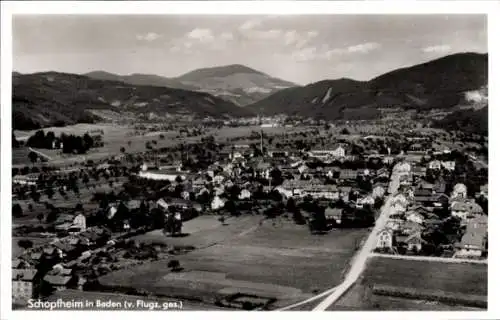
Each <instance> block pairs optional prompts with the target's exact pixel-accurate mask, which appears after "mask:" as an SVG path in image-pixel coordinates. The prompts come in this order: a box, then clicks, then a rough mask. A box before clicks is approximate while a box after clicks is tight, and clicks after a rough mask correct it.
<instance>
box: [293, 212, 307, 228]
mask: <svg viewBox="0 0 500 320" xmlns="http://www.w3.org/2000/svg"><path fill="white" fill-rule="evenodd" d="M293 221H295V223H296V224H298V225H304V224H306V219H305V218H304V216H303V215H302V212H300V210H295V211H293Z"/></svg>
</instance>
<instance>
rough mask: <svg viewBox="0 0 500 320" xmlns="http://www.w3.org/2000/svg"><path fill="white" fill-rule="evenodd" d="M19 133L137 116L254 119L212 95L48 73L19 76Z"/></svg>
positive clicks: (16, 105) (14, 97)
mask: <svg viewBox="0 0 500 320" xmlns="http://www.w3.org/2000/svg"><path fill="white" fill-rule="evenodd" d="M12 85H13V94H12V114H13V128H14V129H20V130H23V129H36V128H39V127H46V126H54V125H56V126H57V125H67V124H73V123H77V122H93V121H96V120H98V119H99V118H100V116H97V114H99V115H100V114H102V113H106V112H107V113H113V114H117V115H124V114H131V115H133V116H135V117H137V116H151V115H154V116H158V117H162V116H167V115H174V114H189V115H194V116H199V117H205V116H212V117H216V118H222V117H229V115H230V116H245V115H249V114H251V112H250V111H249V110H247V109H243V108H240V107H238V106H235V105H234V104H232V103H230V102H227V101H225V100H222V99H219V98H216V97H213V96H211V95H210V94H207V93H200V92H193V91H187V90H182V89H172V88H167V87H155V86H139V85H131V84H125V83H123V82H118V81H112V80H96V79H90V78H88V77H85V76H81V75H75V74H66V73H56V72H45V73H36V74H28V75H21V74H13V80H12Z"/></svg>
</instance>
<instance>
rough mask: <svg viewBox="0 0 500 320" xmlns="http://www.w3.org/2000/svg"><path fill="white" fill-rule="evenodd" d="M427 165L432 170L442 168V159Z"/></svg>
mask: <svg viewBox="0 0 500 320" xmlns="http://www.w3.org/2000/svg"><path fill="white" fill-rule="evenodd" d="M427 167H428V168H429V169H431V170H441V161H439V160H433V161H431V162H429V164H428V166H427Z"/></svg>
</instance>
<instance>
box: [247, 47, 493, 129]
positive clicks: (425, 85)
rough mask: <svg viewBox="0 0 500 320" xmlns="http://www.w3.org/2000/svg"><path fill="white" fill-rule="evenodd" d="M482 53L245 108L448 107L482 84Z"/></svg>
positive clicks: (322, 112) (361, 110) (311, 113)
mask: <svg viewBox="0 0 500 320" xmlns="http://www.w3.org/2000/svg"><path fill="white" fill-rule="evenodd" d="M487 64H488V55H487V54H480V53H470V52H466V53H458V54H453V55H448V56H444V57H441V58H438V59H434V60H431V61H427V62H424V63H421V64H417V65H414V66H410V67H404V68H399V69H396V70H392V71H389V72H387V73H384V74H382V75H379V76H377V77H374V78H373V79H371V80H368V81H357V80H352V79H348V78H340V79H335V80H321V81H318V82H314V83H311V84H308V85H306V86H301V87H295V88H291V89H290V90H288V91H287V92H286V96H285V93H284V92H277V93H275V94H272V95H270V96H269V97H267V98H265V99H263V100H261V101H258V102H256V103H254V104H252V105H249V106H247V108H251V109H253V110H255V111H256V112H258V113H262V114H264V115H274V114H293V115H301V116H306V117H318V118H326V119H339V118H343V117H346V115H347V116H349V114H350V113H352V114H354V115H355V116H354V119H356V118H357V117H358V115H360V114H364V116H366V117H368V118H371V117H379V116H380V113H379V112H375V111H374V110H376V109H383V108H393V109H394V108H403V109H411V108H418V109H420V110H426V109H450V108H452V107H454V106H456V105H457V104H459V103H460V101H462V100H463V96H464V94H465V92H466V91H470V90H478V89H479V88H480V87H481V86H484V85H485V84H486V83H487V77H488V76H487Z"/></svg>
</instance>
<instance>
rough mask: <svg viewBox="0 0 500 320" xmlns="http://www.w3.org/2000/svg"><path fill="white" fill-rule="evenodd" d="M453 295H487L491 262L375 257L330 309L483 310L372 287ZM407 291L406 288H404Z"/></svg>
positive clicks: (473, 296) (473, 297)
mask: <svg viewBox="0 0 500 320" xmlns="http://www.w3.org/2000/svg"><path fill="white" fill-rule="evenodd" d="M381 285H382V286H391V287H396V288H404V289H405V290H408V289H411V290H413V289H415V290H416V293H417V294H418V293H426V292H427V293H435V294H441V295H445V296H451V297H455V296H456V297H465V298H467V297H471V299H477V297H478V296H479V297H484V298H486V297H487V265H475V264H463V263H456V264H451V263H440V262H435V261H432V262H430V261H409V260H396V259H386V258H380V257H376V258H371V260H370V261H369V263H368V265H367V269H366V271H365V273H364V274H363V276H362V278H361V279H360V280H359V281H358V282H357V283H356V284H355V285H354V286H353V287H352V288H351V289H350V290H349V291H348V292H347V293H346V294H345V295H344V296H343V297H341V298H340V299H339V301H337V303H335V305H333V306H331V307H330V308H329V310H346V309H351V310H393V311H396V310H418V311H425V310H427V311H431V310H434V311H441V310H448V311H451V310H454V311H455V310H482V309H478V308H473V307H467V306H462V305H459V304H454V305H453V306H451V305H450V304H446V303H441V302H437V301H435V300H434V299H433V300H432V301H430V300H425V299H417V298H403V297H393V296H385V295H384V296H382V295H379V294H374V293H373V291H372V290H371V289H370V288H371V287H372V286H381ZM401 290H403V289H401Z"/></svg>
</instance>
